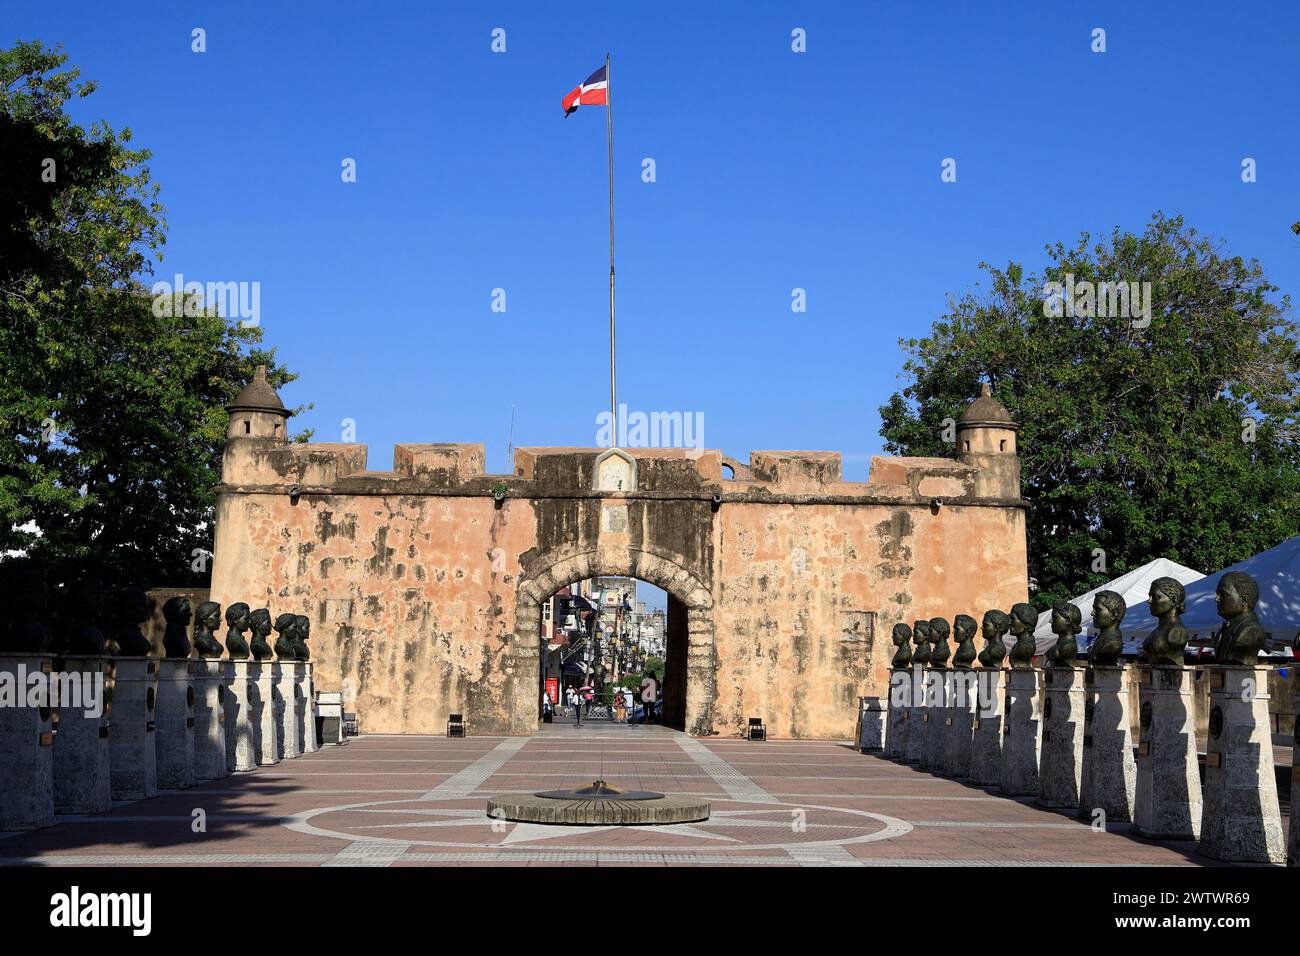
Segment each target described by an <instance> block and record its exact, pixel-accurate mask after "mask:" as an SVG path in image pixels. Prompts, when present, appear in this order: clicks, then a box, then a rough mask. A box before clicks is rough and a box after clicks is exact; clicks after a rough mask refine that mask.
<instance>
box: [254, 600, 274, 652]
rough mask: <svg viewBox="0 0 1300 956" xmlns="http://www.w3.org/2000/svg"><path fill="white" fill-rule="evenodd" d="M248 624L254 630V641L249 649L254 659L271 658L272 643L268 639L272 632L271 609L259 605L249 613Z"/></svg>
mask: <svg viewBox="0 0 1300 956" xmlns="http://www.w3.org/2000/svg"><path fill="white" fill-rule="evenodd" d="M248 625H249V627H251V628H252V630H253V641H252V643H251V644H250V645H249V650H250V651H251V652H252V654H253V659H254V660H259V661H265V660H270V658H271V653H272V651H271V645H270V644H268V643H266V639H267V637H268V636H270V634H271V609H270V608H265V607H259V608H258V609H257V610H256V611H253V612H252V613H251V614H249V615H248Z"/></svg>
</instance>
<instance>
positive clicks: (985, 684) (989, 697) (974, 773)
mask: <svg viewBox="0 0 1300 956" xmlns="http://www.w3.org/2000/svg"><path fill="white" fill-rule="evenodd" d="M1004 673H1005V671H1003V670H1002V669H1001V668H992V667H990V668H988V669H986V670H977V671H975V674H976V676H977V680H978V684H977V685H976V686H977V687H978V688H979V696H978V698H977V699H976V702H975V707H976V710H975V714H974V719H973V720H972V721H971V753H970V775H969V776H968V777H967V780H968V781H969V782H970V783H971V784H972V785H974V786H976V787H997V786H1000V785H1001V784H1002V678H1003V674H1004Z"/></svg>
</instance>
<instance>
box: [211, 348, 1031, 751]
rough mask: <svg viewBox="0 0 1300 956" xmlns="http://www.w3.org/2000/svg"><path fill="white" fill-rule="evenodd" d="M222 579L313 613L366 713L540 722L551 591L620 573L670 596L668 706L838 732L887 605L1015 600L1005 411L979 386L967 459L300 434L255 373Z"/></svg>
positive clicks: (888, 613)
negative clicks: (378, 466)
mask: <svg viewBox="0 0 1300 956" xmlns="http://www.w3.org/2000/svg"><path fill="white" fill-rule="evenodd" d="M229 410H230V413H231V418H230V430H229V438H228V441H227V444H226V449H225V457H224V461H223V465H222V484H221V486H220V489H219V499H218V506H217V526H216V545H215V556H214V565H213V576H212V599H213V600H215V601H219V602H221V603H222V604H223V606H224V605H227V604H229V603H231V602H234V601H245V602H248V604H249V605H250V606H251V607H261V606H264V605H265V606H268V607H270V608H271V611H272V614H273V615H278V614H280V613H283V612H286V611H288V612H292V613H296V614H306V615H308V616H309V617H310V619H311V621H312V637H311V642H310V646H311V648H312V654H313V660H314V661H315V662H316V673H317V686H319V687H322V688H326V689H329V688H337V687H348V688H349V689H350V690H351V691H353V692H355V694H356V699H355V703H354V705H353V706H351V707H349V709H350V710H355V711H356V712H357V713H358V714H359V715H360V719H361V722H362V727H363V729H364V730H366V731H368V732H379V733H441V732H443V730H444V729H445V726H446V720H447V714H448V713H451V712H458V713H463V714H465V715H466V720H467V721H468V723H469V729H470V732H471V733H474V734H531V733H534V732H536V730H537V728H538V719H539V718H538V703H539V699H540V688H539V672H538V665H539V648H540V633H541V630H540V629H541V610H540V609H541V603H542V602H543V601H545V600H546V599H547V598H549V597H550V596H551V595H552V594H553V593H554V592H555V591H556V590H558V589H559V588H561V587H563V586H564V585H565V584H569V583H571V582H573V581H576V580H580V579H584V578H588V577H592V576H596V575H629V576H633V577H637V578H640V579H642V580H645V581H648V582H650V583H651V584H654V585H657V586H659V587H661V588H663V589H664V590H666V591H667V592H668V593H669V595H670V625H669V650H668V670H669V673H668V675H667V679H666V696H667V697H670V698H671V700H667V701H666V707H667V708H668V717H669V722H670V723H676V724H677V725H678V726H683V727H685V729H686V730H688V731H690V732H691V733H694V734H698V735H709V734H722V735H735V734H738V733H739V732H740V731H741V729H742V727H743V726H744V725H745V723H746V721H747V718H748V717H750V716H761V717H762V718H763V719H764V721H765V722H766V724H767V725H768V728H769V732H770V734H771V735H772V736H775V737H804V738H847V737H851V736H852V735H853V725H854V720H855V717H856V711H857V703H856V702H857V698H858V696H860V695H863V694H884V693H885V692H886V689H887V685H888V667H889V660H890V657H891V655H892V651H893V646H892V644H891V643H890V640H889V634H890V630H891V628H892V627H893V625H894V624H895V623H897V622H899V621H906V622H908V623H910V622H911V621H913V620H914V619H917V618H929V617H933V616H936V615H943V616H946V617H949V618H951V617H952V616H953V615H955V614H959V613H966V614H970V615H972V616H974V617H977V618H978V617H979V616H981V615H982V614H983V612H984V611H985V610H987V609H988V608H994V607H996V608H1002V609H1006V608H1009V607H1010V606H1011V605H1012V604H1014V603H1015V602H1017V601H1024V600H1026V598H1027V586H1026V559H1025V508H1024V503H1023V502H1022V501H1021V499H1020V466H1019V459H1018V457H1017V455H1016V446H1015V439H1016V428H1017V426H1016V425H1015V423H1014V422H1012V421H1011V419H1010V416H1009V415H1008V414H1007V412H1006V410H1005V408H1003V407H1002V405H1001V404H999V403H998V402H997V401H996V400H995V399H993V398H991V397H989V396H988V395H987V393H986V394H985V395H984V396H982V397H980V398H978V399H977V400H976V401H975V402H974V403H973V404H972V405H971V406H970V407H969V408H968V409H967V410H966V412H964V413H963V414H962V416H961V419H960V420H959V422H958V427H957V434H956V438H957V441H956V453H957V457H956V459H955V460H952V459H945V458H882V457H878V458H875V459H874V460H873V461H872V464H871V471H870V478H869V480H868V481H867V482H865V483H857V482H846V481H843V480H841V475H840V456H839V454H838V453H836V452H812V451H756V452H753V453H751V455H750V459H749V463H748V464H747V465H744V464H741V463H740V462H737V461H735V460H733V459H730V458H728V457H726V456H724V455H723V454H722V453H721V452H719V451H717V450H705V451H696V450H693V449H642V448H635V449H626V450H621V451H620V450H611V449H598V448H521V449H518V450H517V451H516V454H515V462H514V464H515V471H514V474H509V475H491V474H486V473H485V472H484V449H483V446H482V445H451V444H441V445H430V444H424V445H408V444H402V445H397V446H396V448H395V451H394V456H393V470H392V471H383V472H380V471H368V470H367V469H366V447H365V446H364V445H355V444H325V443H301V444H300V443H291V442H289V441H288V440H287V431H286V421H287V418H288V415H289V413H288V412H287V411H286V409H285V408H284V405H283V404H282V403H281V401H280V399H279V397H278V396H277V395H276V393H275V391H274V390H273V389H272V388H271V386H270V385H269V384H268V383H267V381H266V379H265V376H264V374H263V373H262V372H261V371H259V373H258V376H257V378H256V379H255V380H254V381H253V382H252V383H251V384H250V385H249V386H248V387H247V388H245V389H244V390H243V392H241V393H240V395H239V396H238V397H237V398H236V399H235V401H234V402H233V403H232V404H231V405H230V406H229Z"/></svg>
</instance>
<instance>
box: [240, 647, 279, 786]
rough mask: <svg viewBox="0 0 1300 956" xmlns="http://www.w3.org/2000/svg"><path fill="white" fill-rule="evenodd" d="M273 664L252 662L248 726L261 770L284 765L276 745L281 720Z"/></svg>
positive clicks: (250, 666)
mask: <svg viewBox="0 0 1300 956" xmlns="http://www.w3.org/2000/svg"><path fill="white" fill-rule="evenodd" d="M275 666H276V665H275V664H274V663H273V662H272V661H249V662H248V724H249V726H250V727H251V728H252V731H253V754H254V757H255V758H256V760H257V765H258V766H259V767H270V766H273V765H275V764H277V763H279V762H280V751H279V748H278V747H277V745H276V740H275V737H276V727H277V726H278V725H279V716H278V714H277V712H276V709H275V692H274V686H275V680H274V674H273V671H274V669H275Z"/></svg>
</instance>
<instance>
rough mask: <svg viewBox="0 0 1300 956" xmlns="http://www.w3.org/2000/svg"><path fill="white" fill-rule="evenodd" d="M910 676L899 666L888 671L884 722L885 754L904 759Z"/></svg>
mask: <svg viewBox="0 0 1300 956" xmlns="http://www.w3.org/2000/svg"><path fill="white" fill-rule="evenodd" d="M911 703H912V677H911V674H910V673H909V672H908V671H906V670H903V669H901V668H895V669H893V670H891V671H890V672H889V717H888V718H887V720H886V722H885V756H886V757H888V758H889V759H890V760H904V759H906V754H907V751H906V748H907V712H908V711H909V710H911Z"/></svg>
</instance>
